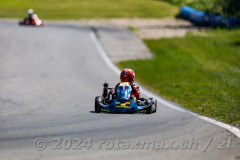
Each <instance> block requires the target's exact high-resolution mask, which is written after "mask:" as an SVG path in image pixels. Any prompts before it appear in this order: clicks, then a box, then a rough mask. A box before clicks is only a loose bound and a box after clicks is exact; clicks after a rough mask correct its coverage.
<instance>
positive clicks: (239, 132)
mask: <svg viewBox="0 0 240 160" xmlns="http://www.w3.org/2000/svg"><path fill="white" fill-rule="evenodd" d="M90 38H91V40H92V41H93V42H94V44H95V46H96V48H97V50H98V52H99V53H100V55H101V56H102V58H103V60H104V61H105V63H106V64H107V65H108V67H110V68H111V69H112V70H113V71H114V72H115V73H116V74H118V75H119V74H120V72H121V71H120V70H119V69H118V68H117V67H116V65H115V64H114V63H113V62H112V61H111V60H110V58H109V57H108V56H107V54H106V52H105V51H104V49H103V47H102V45H101V44H100V42H99V41H98V39H97V37H96V35H95V33H94V32H92V31H91V32H90ZM141 92H142V93H143V94H145V95H146V96H148V97H156V99H157V101H158V102H159V103H161V104H163V105H164V106H167V107H169V108H172V109H175V110H178V111H180V112H184V113H188V114H190V115H192V116H194V117H196V118H199V119H202V120H205V121H207V122H210V123H212V124H215V125H217V126H220V127H222V128H225V129H227V130H229V131H230V132H232V133H233V134H235V135H236V136H237V137H238V138H240V130H239V129H238V128H236V127H233V126H231V125H228V124H225V123H223V122H220V121H217V120H215V119H212V118H208V117H205V116H202V115H199V114H197V113H194V112H192V111H189V110H187V109H184V108H180V107H178V106H176V105H174V104H172V103H169V102H168V101H166V100H164V99H162V98H161V97H159V96H157V95H155V94H153V93H151V92H150V91H148V90H147V89H145V88H144V87H142V86H141Z"/></svg>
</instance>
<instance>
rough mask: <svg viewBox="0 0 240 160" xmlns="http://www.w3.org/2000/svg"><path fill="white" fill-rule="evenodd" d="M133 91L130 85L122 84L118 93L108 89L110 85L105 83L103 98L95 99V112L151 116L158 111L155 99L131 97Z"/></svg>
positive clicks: (118, 88)
mask: <svg viewBox="0 0 240 160" xmlns="http://www.w3.org/2000/svg"><path fill="white" fill-rule="evenodd" d="M131 91H132V88H131V85H130V84H129V83H120V85H119V86H118V87H117V91H116V93H115V90H114V88H108V83H104V84H103V94H102V96H97V97H96V98H95V112H96V113H100V112H109V113H146V114H151V113H155V112H156V111H157V100H156V99H155V98H149V99H145V98H138V99H136V98H134V97H131Z"/></svg>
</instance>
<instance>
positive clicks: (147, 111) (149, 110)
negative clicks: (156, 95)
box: [145, 99, 152, 114]
mask: <svg viewBox="0 0 240 160" xmlns="http://www.w3.org/2000/svg"><path fill="white" fill-rule="evenodd" d="M145 103H146V105H148V107H147V109H146V114H151V113H152V101H151V100H149V99H148V100H146V102H145Z"/></svg>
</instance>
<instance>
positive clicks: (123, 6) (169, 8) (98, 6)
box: [0, 0, 178, 19]
mask: <svg viewBox="0 0 240 160" xmlns="http://www.w3.org/2000/svg"><path fill="white" fill-rule="evenodd" d="M29 8H33V9H34V10H35V11H36V13H38V15H39V17H40V18H43V19H83V18H84V19H89V18H122V17H126V18H134V17H139V18H163V17H173V16H175V15H176V14H177V13H178V7H176V6H174V5H171V4H170V3H168V2H163V1H156V0H117V1H116V0H85V1H83V0H9V1H7V0H0V17H2V18H21V17H23V16H25V15H26V12H27V9H29Z"/></svg>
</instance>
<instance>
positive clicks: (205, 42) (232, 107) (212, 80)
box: [118, 29, 240, 127]
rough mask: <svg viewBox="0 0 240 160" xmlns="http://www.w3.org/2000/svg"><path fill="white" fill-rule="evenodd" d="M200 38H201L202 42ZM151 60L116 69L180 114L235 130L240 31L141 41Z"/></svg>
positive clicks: (239, 116)
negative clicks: (123, 70)
mask: <svg viewBox="0 0 240 160" xmlns="http://www.w3.org/2000/svg"><path fill="white" fill-rule="evenodd" d="M203 35H204V36H203ZM145 43H146V44H147V46H148V47H149V48H150V49H151V51H152V52H153V53H154V58H153V59H152V60H134V61H124V62H120V63H118V66H119V67H120V68H126V67H128V68H132V69H134V70H135V73H136V79H137V81H139V82H140V83H141V84H143V85H145V86H146V87H148V88H149V89H151V90H153V91H155V92H156V93H158V94H160V95H161V96H163V97H165V98H167V99H169V100H171V101H175V102H176V103H179V104H181V105H183V106H185V107H186V108H188V109H190V110H192V111H194V112H197V113H200V114H202V115H205V116H209V117H213V118H215V119H218V120H220V121H223V122H226V123H230V124H232V125H235V126H237V127H239V126H240V30H239V29H238V30H232V31H229V30H222V29H217V30H214V31H206V32H205V33H204V34H202V36H200V35H193V34H188V35H187V36H185V37H184V38H170V39H160V40H145Z"/></svg>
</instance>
